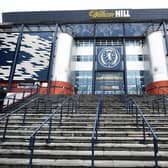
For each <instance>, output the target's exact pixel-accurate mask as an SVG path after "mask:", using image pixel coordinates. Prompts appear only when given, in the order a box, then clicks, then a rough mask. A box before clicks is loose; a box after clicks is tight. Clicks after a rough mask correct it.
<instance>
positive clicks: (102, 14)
mask: <svg viewBox="0 0 168 168" xmlns="http://www.w3.org/2000/svg"><path fill="white" fill-rule="evenodd" d="M89 16H90V17H91V18H92V19H111V18H128V17H130V11H129V10H111V11H109V10H108V11H107V10H91V11H89Z"/></svg>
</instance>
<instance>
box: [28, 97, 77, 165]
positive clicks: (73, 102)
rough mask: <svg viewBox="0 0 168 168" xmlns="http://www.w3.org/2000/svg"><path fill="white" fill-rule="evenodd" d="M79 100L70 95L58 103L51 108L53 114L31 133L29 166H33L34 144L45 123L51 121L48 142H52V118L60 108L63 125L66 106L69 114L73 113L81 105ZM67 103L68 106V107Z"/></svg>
mask: <svg viewBox="0 0 168 168" xmlns="http://www.w3.org/2000/svg"><path fill="white" fill-rule="evenodd" d="M78 101H79V98H78V97H77V96H76V97H68V98H67V99H65V100H64V101H63V103H61V104H58V106H56V109H55V111H54V109H53V108H52V109H51V114H50V115H49V116H48V117H47V118H46V119H45V120H44V121H43V122H42V123H41V124H40V126H39V127H37V128H36V129H35V131H34V132H33V133H32V134H31V136H30V139H29V150H30V156H29V168H32V160H33V156H34V146H35V140H36V135H37V134H38V133H39V132H40V130H41V129H42V128H43V126H44V125H45V124H47V123H49V128H48V139H47V143H50V142H51V129H52V120H53V118H54V116H55V113H56V112H59V110H60V112H59V113H60V114H59V125H62V118H63V108H65V109H66V108H67V112H68V114H69V112H70V111H71V113H72V114H73V113H74V111H75V112H77V108H78V105H79V102H78ZM67 104H68V105H67ZM66 105H67V107H66Z"/></svg>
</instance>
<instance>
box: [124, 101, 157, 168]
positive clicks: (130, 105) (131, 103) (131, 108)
mask: <svg viewBox="0 0 168 168" xmlns="http://www.w3.org/2000/svg"><path fill="white" fill-rule="evenodd" d="M134 107H135V112H136V113H135V114H136V116H135V117H136V126H137V128H138V127H139V114H140V116H141V117H142V126H143V141H144V143H145V142H146V131H145V125H146V126H147V127H148V129H149V130H150V132H151V134H152V137H153V147H154V160H155V168H158V156H157V153H158V137H157V135H156V133H155V131H154V130H153V128H152V127H151V125H150V124H149V122H148V120H147V119H146V117H145V116H144V114H143V112H142V110H141V109H140V107H139V105H138V104H137V103H136V101H135V100H134V99H132V98H131V99H130V100H128V107H127V110H128V111H129V112H132V114H133V113H134Z"/></svg>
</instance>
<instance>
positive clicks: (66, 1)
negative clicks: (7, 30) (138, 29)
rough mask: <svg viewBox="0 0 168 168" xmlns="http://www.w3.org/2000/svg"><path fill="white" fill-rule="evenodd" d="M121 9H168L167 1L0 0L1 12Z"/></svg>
mask: <svg viewBox="0 0 168 168" xmlns="http://www.w3.org/2000/svg"><path fill="white" fill-rule="evenodd" d="M121 8H129V9H130V8H133V9H140V8H168V1H167V0H0V22H1V13H2V12H16V11H47V10H82V9H121Z"/></svg>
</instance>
